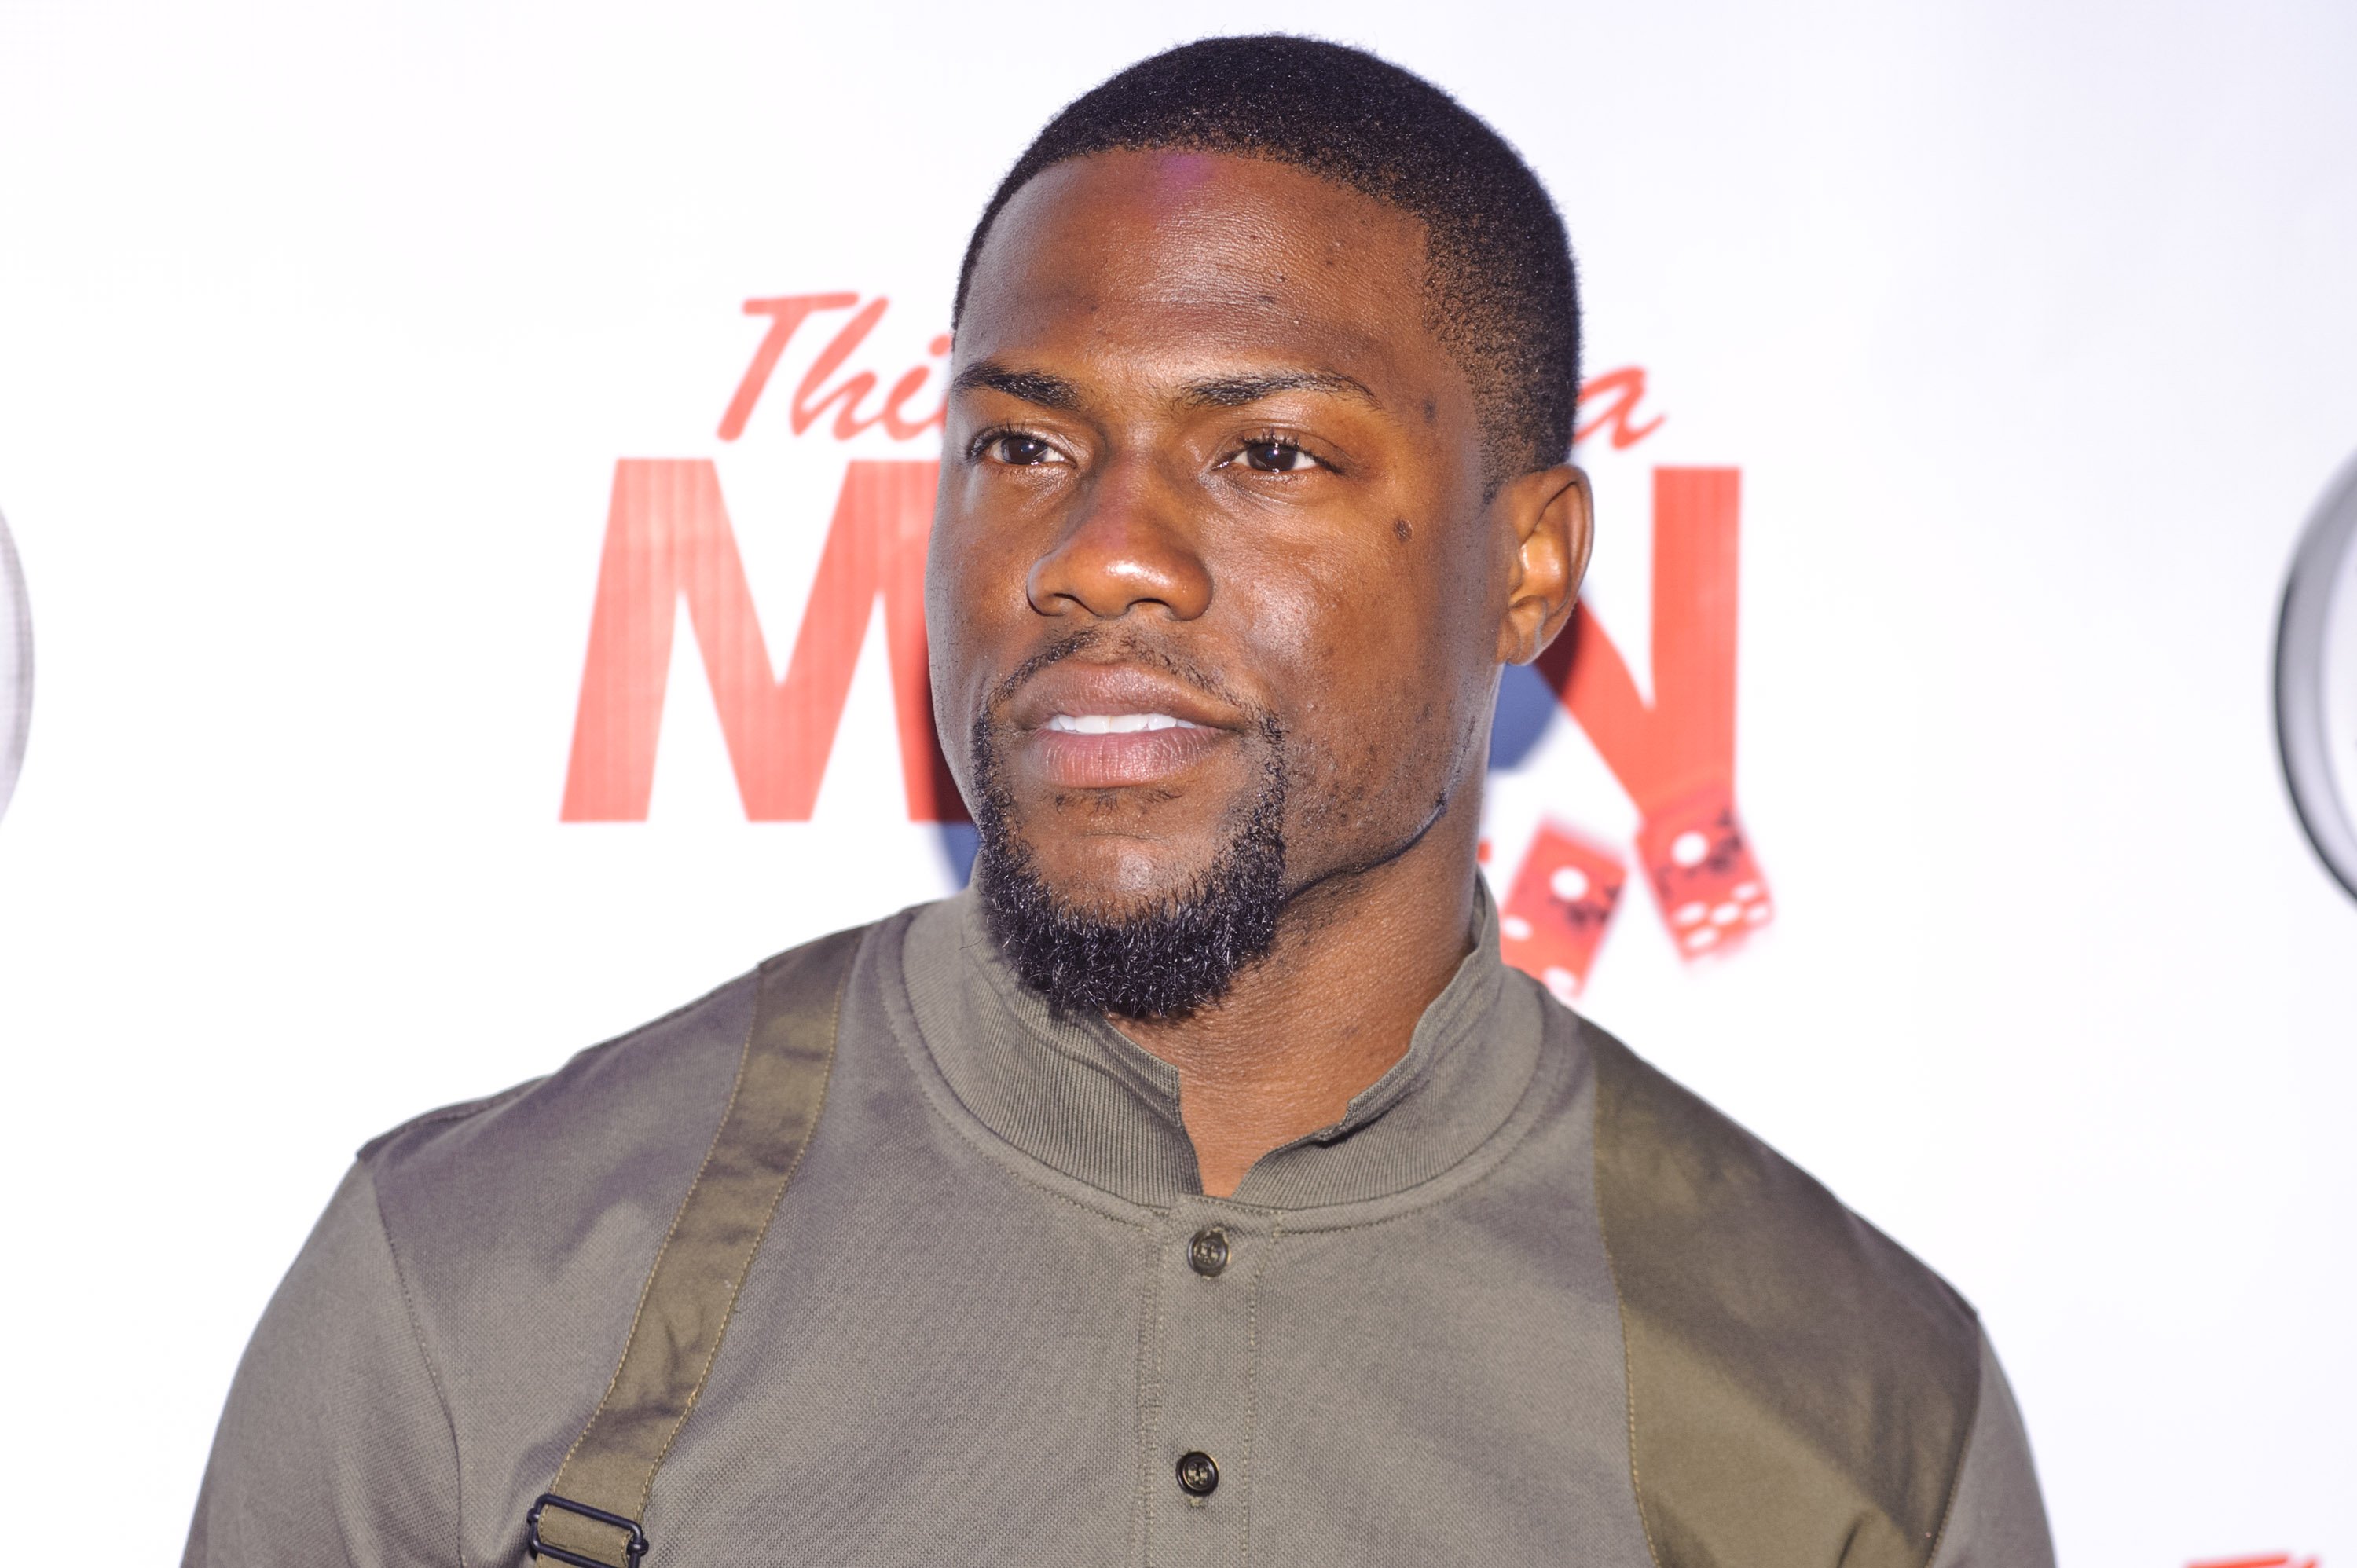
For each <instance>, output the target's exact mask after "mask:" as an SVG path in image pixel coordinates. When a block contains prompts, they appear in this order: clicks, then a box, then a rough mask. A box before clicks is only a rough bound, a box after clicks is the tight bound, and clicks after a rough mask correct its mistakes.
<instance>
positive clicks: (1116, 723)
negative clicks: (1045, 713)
mask: <svg viewBox="0 0 2357 1568" xmlns="http://www.w3.org/2000/svg"><path fill="white" fill-rule="evenodd" d="M1048 727H1049V729H1052V730H1062V731H1063V732H1064V733H1065V734H1067V735H1135V734H1137V733H1139V732H1140V731H1143V730H1157V729H1197V728H1200V727H1201V726H1200V725H1190V724H1189V723H1188V722H1187V721H1186V720H1185V719H1174V718H1172V717H1171V716H1170V715H1169V714H1055V715H1053V716H1052V717H1050V718H1049V720H1048Z"/></svg>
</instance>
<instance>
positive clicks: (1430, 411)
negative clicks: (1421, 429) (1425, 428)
mask: <svg viewBox="0 0 2357 1568" xmlns="http://www.w3.org/2000/svg"><path fill="white" fill-rule="evenodd" d="M1424 422H1425V423H1426V424H1439V423H1440V409H1439V406H1438V405H1437V404H1436V403H1434V402H1433V401H1432V400H1431V399H1430V398H1426V399H1425V400H1424Z"/></svg>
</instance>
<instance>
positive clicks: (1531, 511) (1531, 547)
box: [1498, 463, 1596, 664]
mask: <svg viewBox="0 0 2357 1568" xmlns="http://www.w3.org/2000/svg"><path fill="white" fill-rule="evenodd" d="M1498 501H1499V503H1500V504H1501V506H1502V507H1503V509H1504V510H1505V511H1506V514H1507V515H1506V517H1505V518H1504V519H1502V520H1501V521H1510V522H1511V523H1512V529H1513V536H1514V562H1513V570H1512V574H1511V576H1510V579H1509V585H1508V589H1507V595H1506V614H1505V619H1504V621H1503V622H1502V623H1501V625H1500V626H1499V628H1498V659H1499V661H1500V662H1501V663H1506V664H1528V663H1529V662H1531V660H1534V659H1536V658H1537V657H1538V656H1539V655H1540V654H1542V653H1544V652H1545V651H1546V647H1547V644H1549V643H1550V642H1553V641H1554V640H1555V634H1556V633H1557V632H1560V631H1561V630H1562V629H1563V628H1564V627H1565V626H1566V624H1567V623H1568V622H1569V621H1570V619H1571V612H1572V608H1573V607H1574V606H1575V605H1577V603H1578V602H1579V581H1580V578H1581V577H1582V576H1584V575H1586V574H1587V553H1588V549H1589V547H1590V545H1591V544H1592V543H1593V542H1594V541H1595V536H1596V531H1595V503H1594V499H1593V496H1592V493H1591V492H1590V491H1589V489H1588V486H1587V474H1586V473H1585V472H1583V471H1582V470H1581V469H1579V468H1578V467H1575V466H1574V465H1572V464H1569V463H1563V464H1558V465H1557V466H1555V467H1552V468H1544V469H1541V470H1540V471H1538V472H1536V473H1531V474H1525V475H1523V477H1522V478H1519V479H1516V480H1515V481H1513V483H1512V484H1511V485H1509V486H1507V487H1506V489H1503V490H1501V491H1500V492H1499V495H1498Z"/></svg>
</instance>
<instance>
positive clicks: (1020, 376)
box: [950, 360, 1081, 408]
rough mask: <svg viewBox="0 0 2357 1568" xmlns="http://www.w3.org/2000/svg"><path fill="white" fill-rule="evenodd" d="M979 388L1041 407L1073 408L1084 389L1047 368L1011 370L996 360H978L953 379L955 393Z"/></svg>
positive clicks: (951, 384) (951, 389)
mask: <svg viewBox="0 0 2357 1568" xmlns="http://www.w3.org/2000/svg"><path fill="white" fill-rule="evenodd" d="M976 388H987V389H988V390H990V391H992V392H1005V393H1006V395H1007V396H1008V397H1013V398H1020V399H1022V400H1023V401H1024V402H1025V403H1036V404H1037V405H1039V407H1041V408H1073V407H1077V406H1078V405H1079V403H1080V401H1081V389H1080V388H1078V387H1076V386H1074V385H1073V384H1072V383H1071V382H1070V381H1066V380H1065V379H1064V378H1063V377H1061V376H1051V375H1049V374H1048V373H1047V372H1046V371H1014V370H1009V369H1007V368H1006V366H1005V365H1002V364H1000V363H999V362H998V361H997V360H975V361H974V363H973V364H971V365H968V366H967V367H966V368H965V369H964V370H963V371H959V372H958V373H957V375H956V376H955V377H954V378H953V379H952V381H950V391H951V392H973V391H974V390H975V389H976Z"/></svg>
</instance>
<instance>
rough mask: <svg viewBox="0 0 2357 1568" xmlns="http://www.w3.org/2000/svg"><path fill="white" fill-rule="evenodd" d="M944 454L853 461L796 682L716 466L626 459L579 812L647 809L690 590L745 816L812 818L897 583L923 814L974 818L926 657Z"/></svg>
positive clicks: (591, 815) (619, 473) (620, 468)
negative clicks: (871, 629) (772, 639)
mask: <svg viewBox="0 0 2357 1568" xmlns="http://www.w3.org/2000/svg"><path fill="white" fill-rule="evenodd" d="M938 468H939V465H938V464H935V463H930V462H894V463H875V462H863V463H853V464H852V465H851V466H850V467H849V469H848V471H847V472H845V475H844V479H843V492H842V494H841V495H840V496H839V497H838V498H837V499H836V501H835V506H834V521H832V522H831V523H829V524H828V526H827V534H826V543H825V546H824V548H823V550H822V552H821V553H820V555H819V563H818V575H816V577H814V578H813V580H812V583H811V591H810V605H809V607H808V608H807V609H806V610H805V611H804V612H803V614H802V629H801V631H800V632H799V633H798V634H797V635H796V637H795V639H794V650H793V657H792V658H791V660H789V661H788V662H787V665H786V674H785V679H783V680H782V681H780V680H779V679H777V678H776V677H775V675H773V674H772V672H771V671H772V665H771V664H770V650H769V645H768V643H767V642H765V641H764V640H763V639H762V637H761V624H760V620H759V617H758V616H756V614H755V613H754V609H753V596H752V593H751V591H750V590H749V589H748V587H747V585H746V582H745V566H744V563H743V561H742V560H741V559H740V558H739V556H738V555H737V535H736V532H735V530H734V529H732V528H731V527H730V525H729V521H728V511H727V509H726V506H724V505H723V504H722V502H721V499H720V476H719V474H718V473H717V472H716V470H715V469H714V467H713V466H712V464H711V463H710V462H708V461H705V460H702V459H695V460H656V459H640V458H626V459H624V460H623V461H621V462H619V463H617V464H616V465H615V466H614V499H613V505H612V509H611V510H610V511H609V512H608V515H607V521H606V550H605V555H604V559H603V560H602V562H601V563H600V564H599V566H598V569H597V607H596V609H595V610H594V611H593V612H592V614H591V617H590V622H589V657H588V661H587V665H586V667H585V668H584V669H583V671H582V672H581V705H580V707H579V709H578V710H577V712H576V717H575V719H574V725H573V757H572V761H571V763H570V765H569V766H568V767H567V768H566V769H565V809H564V812H563V816H564V820H565V821H566V822H644V821H645V820H646V815H647V799H648V797H649V795H650V794H651V792H652V791H653V789H654V777H655V741H656V737H657V736H658V735H659V734H660V733H661V731H662V706H663V688H664V685H665V683H666V682H667V681H668V680H669V678H670V673H671V656H672V631H673V627H674V625H675V624H676V622H677V619H678V613H679V607H680V604H681V602H682V601H685V603H686V605H687V618H688V623H689V625H690V626H691V627H693V628H694V632H695V641H696V646H697V647H698V649H700V650H702V652H703V655H704V671H705V676H706V677H707V678H708V679H709V680H710V682H711V683H712V697H713V702H714V703H715V705H716V707H717V708H718V710H719V714H720V733H721V735H722V736H723V737H724V738H725V739H726V742H727V746H728V760H729V764H730V766H731V767H732V768H735V770H736V774H737V793H738V794H739V795H740V796H741V797H742V798H743V800H744V802H745V815H746V816H747V817H748V818H749V819H750V820H752V821H754V822H808V821H809V820H810V815H811V808H812V806H813V805H814V804H815V803H816V802H817V800H818V789H819V781H820V780H821V779H823V778H824V777H825V775H826V764H827V758H828V757H829V755H830V754H832V752H833V751H834V736H835V731H836V730H837V728H838V727H840V725H841V724H842V721H843V709H844V704H845V702H846V700H848V698H849V696H850V693H851V676H852V671H853V669H854V667H855V666H856V664H857V663H858V660H859V645H860V642H861V641H862V639H865V638H866V634H867V625H868V622H869V620H870V619H871V618H873V617H874V615H875V610H876V601H877V599H878V598H879V597H880V598H881V599H882V600H883V601H884V633H885V642H886V645H887V647H888V650H889V652H890V657H891V661H892V695H893V707H894V709H895V710H896V713H897V715H898V718H899V732H900V766H901V770H902V773H903V776H904V778H905V779H906V781H907V785H908V793H909V818H910V819H911V820H912V821H916V822H963V821H964V820H965V807H964V804H963V802H962V801H961V800H959V799H958V793H957V789H956V786H955V785H954V784H953V783H952V780H951V779H950V775H949V768H948V766H947V765H946V764H945V763H944V762H943V761H942V753H941V746H940V743H939V741H938V740H937V739H936V737H935V736H934V734H933V704H932V694H931V685H930V682H929V681H928V679H927V675H926V668H925V619H924V607H925V542H926V538H927V536H928V534H929V533H930V532H931V528H932V515H933V486H934V479H935V476H936V473H937V471H938Z"/></svg>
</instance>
